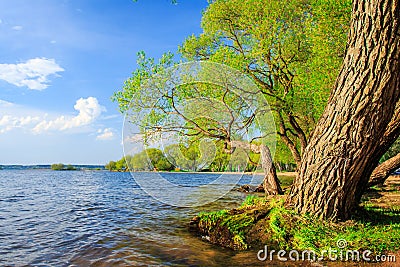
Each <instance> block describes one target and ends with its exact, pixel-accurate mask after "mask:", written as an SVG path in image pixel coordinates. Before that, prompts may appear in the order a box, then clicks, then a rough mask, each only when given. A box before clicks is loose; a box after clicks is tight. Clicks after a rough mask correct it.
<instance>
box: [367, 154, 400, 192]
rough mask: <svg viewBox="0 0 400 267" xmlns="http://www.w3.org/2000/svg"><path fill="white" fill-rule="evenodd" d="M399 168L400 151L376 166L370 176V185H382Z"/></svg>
mask: <svg viewBox="0 0 400 267" xmlns="http://www.w3.org/2000/svg"><path fill="white" fill-rule="evenodd" d="M398 168H400V153H399V154H397V155H396V156H394V157H392V158H390V159H388V160H386V161H385V162H383V163H382V164H381V165H379V166H378V167H376V168H375V170H374V171H373V172H372V174H371V177H370V178H369V182H368V187H371V186H374V185H382V184H383V183H384V182H385V181H386V179H387V178H388V177H389V176H390V174H392V173H393V172H394V171H395V170H397V169H398Z"/></svg>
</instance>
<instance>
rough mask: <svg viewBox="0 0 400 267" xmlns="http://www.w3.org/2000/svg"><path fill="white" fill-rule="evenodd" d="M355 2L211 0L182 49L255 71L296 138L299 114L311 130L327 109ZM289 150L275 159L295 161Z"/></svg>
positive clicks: (190, 57) (194, 55) (281, 121)
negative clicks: (199, 27) (195, 32)
mask: <svg viewBox="0 0 400 267" xmlns="http://www.w3.org/2000/svg"><path fill="white" fill-rule="evenodd" d="M351 6H352V1H351V0H335V1H327V0H310V1H302V0H298V1H288V2H285V4H282V1H280V0H229V1H227V0H216V1H212V2H211V4H210V5H209V7H208V8H207V10H206V11H205V12H204V15H203V19H202V28H203V33H202V34H200V35H199V36H194V35H193V36H190V37H188V38H187V39H186V41H185V42H184V43H183V45H182V46H181V47H180V50H179V51H180V53H181V54H182V55H183V57H184V58H186V59H188V60H211V61H214V62H218V63H223V64H227V65H229V66H231V67H233V68H236V69H238V70H240V71H243V72H245V73H247V74H249V75H250V77H251V78H252V79H253V80H254V81H255V82H256V83H257V84H259V85H260V89H261V90H263V92H264V93H265V97H266V98H267V100H268V103H269V104H270V105H271V106H272V108H273V110H274V112H275V116H276V117H275V121H276V122H277V124H279V125H282V126H283V129H286V130H284V131H283V132H281V134H283V135H286V136H287V137H288V138H290V139H291V140H292V141H293V142H294V143H295V144H296V145H298V144H299V140H298V136H299V135H298V134H299V132H296V127H294V125H296V123H293V121H296V122H297V124H298V125H297V126H299V127H300V128H301V129H302V131H303V132H304V133H305V134H306V136H308V134H309V133H310V132H311V131H312V129H313V128H314V126H315V123H316V121H317V120H318V118H319V116H320V115H321V113H322V111H323V109H324V107H325V104H326V101H327V100H328V96H329V92H330V90H331V88H332V86H333V84H334V82H335V79H336V76H337V74H338V71H339V68H340V66H341V63H342V60H343V56H344V51H345V45H346V38H347V32H348V27H349V20H350V14H351ZM284 145H287V143H285V144H284ZM287 152H288V150H287V149H286V150H283V149H280V150H278V151H277V156H278V157H280V159H278V160H277V161H282V162H283V163H289V162H291V161H293V159H290V156H289V158H288V153H287Z"/></svg>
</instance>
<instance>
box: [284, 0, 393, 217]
mask: <svg viewBox="0 0 400 267" xmlns="http://www.w3.org/2000/svg"><path fill="white" fill-rule="evenodd" d="M399 1H400V0H392V1H391V0H382V1H378V0H370V1H363V0H355V1H354V4H353V16H352V21H351V27H350V33H349V39H348V48H347V53H346V57H345V59H344V63H343V66H342V70H341V72H340V74H339V76H338V79H337V81H336V85H335V88H334V90H333V91H332V93H331V96H330V99H329V101H328V104H327V107H326V108H325V110H324V113H323V115H322V117H321V119H320V120H319V122H318V124H317V126H316V128H315V130H314V132H313V134H312V136H311V138H310V141H309V144H308V146H307V148H306V150H305V151H304V155H303V157H302V164H301V166H300V169H299V173H298V176H297V177H296V179H295V181H294V184H293V186H292V189H291V192H290V195H289V197H288V200H287V202H288V204H291V205H293V206H294V208H295V209H296V210H297V211H298V212H300V213H311V214H314V215H315V216H317V217H320V218H323V219H334V220H337V219H348V218H349V217H350V215H351V214H352V212H353V211H354V210H355V209H356V208H357V206H358V202H359V200H360V198H361V195H362V193H363V192H364V190H365V188H366V186H367V183H368V179H369V177H370V175H371V173H372V171H373V169H374V168H375V167H376V166H377V164H378V161H379V159H380V157H381V156H382V155H383V153H384V152H385V151H386V150H387V148H388V147H386V149H385V148H382V147H380V141H381V140H382V138H383V137H384V135H385V132H386V128H387V125H388V124H389V122H390V121H391V119H392V117H393V115H394V109H395V106H396V103H397V101H398V99H399V92H400V90H399V82H400V67H399V66H400V62H399V52H400V47H399V37H400V36H399V19H400V6H399ZM396 135H397V136H398V134H396ZM397 136H394V137H397Z"/></svg>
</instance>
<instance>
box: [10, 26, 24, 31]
mask: <svg viewBox="0 0 400 267" xmlns="http://www.w3.org/2000/svg"><path fill="white" fill-rule="evenodd" d="M12 29H13V30H14V31H21V30H22V29H23V28H22V26H21V25H15V26H14V27H12Z"/></svg>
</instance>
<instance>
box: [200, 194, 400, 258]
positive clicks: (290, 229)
mask: <svg viewBox="0 0 400 267" xmlns="http://www.w3.org/2000/svg"><path fill="white" fill-rule="evenodd" d="M257 210H263V212H264V213H266V217H265V216H262V217H261V218H259V217H257V216H255V215H254V214H256V213H257ZM199 217H200V220H201V221H202V222H203V223H204V225H208V227H209V230H213V229H214V230H215V229H219V228H218V227H223V228H227V229H228V230H229V232H230V234H231V237H232V239H233V241H232V242H233V244H234V248H235V249H247V248H249V247H250V246H251V244H248V243H247V242H246V240H247V234H248V233H249V231H250V230H251V229H252V227H254V226H255V224H256V223H257V222H259V223H260V222H261V223H262V224H261V225H262V229H263V231H264V233H263V234H264V235H263V238H264V239H262V240H260V241H261V242H262V243H263V244H264V245H272V244H274V245H275V246H276V247H274V249H296V250H299V251H304V250H313V251H315V252H316V253H317V254H318V253H320V252H321V251H322V250H329V249H338V247H337V244H336V242H337V241H338V240H339V239H344V240H346V241H347V247H346V248H345V249H346V250H347V249H349V250H359V251H360V252H361V251H364V250H370V251H372V252H373V253H375V254H378V253H384V252H397V251H398V250H400V209H398V207H395V208H393V209H382V208H376V207H373V206H372V205H367V206H366V207H364V208H363V210H362V211H361V212H359V213H358V214H355V216H354V218H353V220H351V221H347V222H342V223H333V222H328V221H322V220H318V219H315V218H313V217H312V216H303V215H298V214H296V213H295V212H294V211H292V210H288V209H286V208H285V207H284V206H283V200H280V201H279V200H278V201H277V200H274V199H271V200H269V202H268V201H267V200H266V198H264V197H257V196H254V195H250V196H248V197H247V198H246V200H245V201H244V202H243V204H242V205H241V206H240V208H238V209H235V210H234V211H233V212H232V211H227V210H223V211H217V212H210V213H201V214H199ZM214 234H216V235H218V231H215V232H214ZM265 237H268V238H269V240H265Z"/></svg>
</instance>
